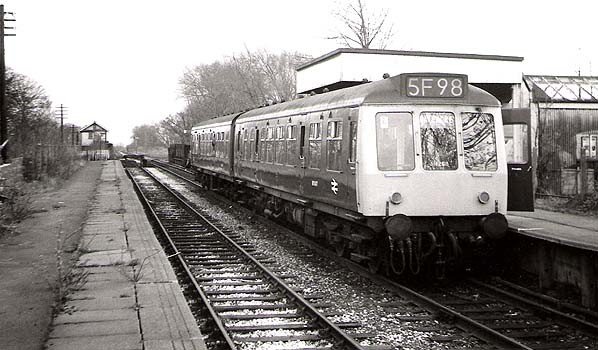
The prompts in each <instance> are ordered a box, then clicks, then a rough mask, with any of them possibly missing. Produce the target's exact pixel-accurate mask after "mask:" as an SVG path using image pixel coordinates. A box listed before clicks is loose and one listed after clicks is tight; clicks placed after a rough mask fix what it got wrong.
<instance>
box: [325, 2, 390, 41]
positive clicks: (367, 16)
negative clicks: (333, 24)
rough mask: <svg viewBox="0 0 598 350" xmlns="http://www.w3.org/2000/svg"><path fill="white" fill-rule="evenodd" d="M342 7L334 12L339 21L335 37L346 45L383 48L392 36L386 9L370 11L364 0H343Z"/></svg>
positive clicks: (333, 37) (332, 37)
mask: <svg viewBox="0 0 598 350" xmlns="http://www.w3.org/2000/svg"><path fill="white" fill-rule="evenodd" d="M341 7H343V9H341V10H338V11H336V12H335V13H334V16H335V17H336V18H337V19H338V21H339V22H340V29H337V32H338V33H337V34H336V35H333V36H331V37H328V39H335V40H337V41H338V42H339V43H340V44H341V45H344V46H346V47H359V48H365V49H369V48H378V49H385V48H386V46H387V45H388V44H389V43H390V41H391V40H392V38H393V36H394V29H393V24H392V23H390V22H389V21H388V9H382V10H380V11H370V9H369V7H366V1H365V0H345V1H344V6H343V5H341Z"/></svg>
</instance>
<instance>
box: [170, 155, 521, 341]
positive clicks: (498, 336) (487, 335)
mask: <svg viewBox="0 0 598 350" xmlns="http://www.w3.org/2000/svg"><path fill="white" fill-rule="evenodd" d="M160 168H161V169H162V168H165V166H163V165H162V166H160ZM167 171H168V172H169V173H171V174H173V175H175V176H177V177H179V178H181V179H183V180H185V181H186V182H189V183H191V184H193V185H196V184H195V183H194V182H193V181H191V180H188V179H185V178H184V177H182V176H181V175H179V174H177V173H175V172H173V171H170V170H167ZM289 232H290V233H291V234H292V235H293V236H294V237H296V238H299V239H300V240H302V241H303V242H306V243H307V244H309V245H310V246H311V247H312V248H315V249H317V250H318V251H320V252H323V254H328V253H329V250H327V249H325V248H323V247H321V246H318V245H316V244H315V243H313V242H311V241H309V240H308V239H306V238H305V237H303V236H301V235H299V234H297V233H295V232H292V231H289ZM332 259H335V260H337V261H339V262H341V261H342V262H343V263H345V264H347V265H348V266H349V268H350V269H351V270H353V271H355V272H357V273H359V274H361V275H362V276H365V277H367V278H370V279H372V280H374V281H375V282H377V283H383V284H386V285H389V286H392V287H393V288H394V289H396V290H397V291H398V292H399V293H400V294H402V295H403V296H405V297H406V298H411V299H412V300H415V302H416V303H418V304H420V305H423V306H422V307H423V308H425V309H428V310H434V311H438V312H440V313H443V314H445V315H448V316H450V317H452V318H454V319H456V320H458V321H460V324H461V326H462V327H463V328H465V329H466V330H467V331H469V332H471V333H472V334H473V335H475V336H476V337H477V338H479V339H481V340H484V341H486V342H488V343H491V344H495V345H499V346H501V347H504V348H508V349H524V350H532V349H533V348H530V347H528V346H527V345H525V344H523V343H521V342H519V341H517V340H515V339H513V338H511V337H508V336H506V335H504V334H502V333H500V332H498V331H496V330H494V329H492V328H490V327H488V326H485V325H484V324H482V323H480V322H477V321H475V320H473V319H471V318H470V317H467V316H465V315H463V314H462V313H459V312H457V311H455V310H452V309H450V308H448V307H446V306H444V305H442V304H440V303H438V302H436V301H434V300H433V299H431V298H428V297H426V296H425V295H423V294H420V293H418V292H416V291H415V290H413V289H410V288H408V287H406V286H404V285H401V284H399V283H397V282H395V281H392V280H390V279H388V278H386V277H383V276H380V275H372V274H371V273H370V272H369V271H368V270H367V269H366V268H365V267H363V266H361V265H359V264H357V263H355V262H353V261H350V260H347V259H345V258H341V257H337V256H336V255H334V256H332Z"/></svg>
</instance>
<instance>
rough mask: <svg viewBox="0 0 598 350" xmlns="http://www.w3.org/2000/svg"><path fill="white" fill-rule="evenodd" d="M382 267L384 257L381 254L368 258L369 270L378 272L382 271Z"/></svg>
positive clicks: (374, 272)
mask: <svg viewBox="0 0 598 350" xmlns="http://www.w3.org/2000/svg"><path fill="white" fill-rule="evenodd" d="M381 267H382V257H381V256H373V257H371V258H370V260H368V270H370V272H371V273H373V274H377V273H378V272H380V270H381Z"/></svg>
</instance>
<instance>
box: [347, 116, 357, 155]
mask: <svg viewBox="0 0 598 350" xmlns="http://www.w3.org/2000/svg"><path fill="white" fill-rule="evenodd" d="M349 143H350V144H349V162H350V163H355V158H356V155H357V122H351V123H350V124H349Z"/></svg>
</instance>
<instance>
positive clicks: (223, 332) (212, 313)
mask: <svg viewBox="0 0 598 350" xmlns="http://www.w3.org/2000/svg"><path fill="white" fill-rule="evenodd" d="M125 172H126V174H127V176H128V177H129V178H130V179H131V182H132V183H133V185H134V187H135V191H136V192H137V195H138V196H139V197H140V199H142V204H143V206H144V207H145V208H146V210H148V211H149V212H150V213H151V215H152V217H153V218H154V221H155V223H156V224H157V225H158V226H159V228H160V231H161V233H162V235H163V236H164V237H165V238H166V239H167V241H168V244H169V245H170V248H171V249H173V254H171V255H170V256H171V257H174V256H176V257H177V259H178V261H179V263H180V264H181V266H182V267H183V269H184V270H185V273H186V275H187V277H188V278H189V280H190V281H191V283H192V284H193V287H194V288H195V291H196V292H197V294H198V295H199V296H200V298H201V300H202V302H203V304H204V306H205V307H206V309H207V310H208V312H209V313H210V316H211V317H212V320H213V321H214V323H215V324H216V326H217V327H218V330H219V331H220V334H221V335H222V337H223V338H224V340H225V341H226V343H227V345H228V346H229V347H230V348H231V349H237V346H236V345H235V342H234V341H233V339H232V338H231V337H230V335H229V334H228V332H227V331H226V327H225V326H224V323H222V321H221V320H220V317H218V313H217V312H216V311H215V310H214V308H213V307H212V304H211V303H210V301H209V299H208V296H207V295H206V294H205V293H204V291H203V289H202V288H201V287H200V285H199V283H198V282H197V280H196V279H195V276H194V275H193V272H191V269H190V268H189V265H187V262H186V261H185V259H184V258H183V256H182V254H181V252H180V251H179V250H178V248H177V246H176V244H175V243H174V241H173V240H172V238H171V237H170V235H169V234H168V230H167V229H166V228H165V227H164V225H162V222H161V220H160V219H159V218H158V214H157V213H156V211H155V210H154V208H153V207H152V206H151V204H150V202H149V200H148V198H147V197H146V196H145V194H144V193H143V191H142V190H141V187H140V186H139V184H138V183H137V181H135V179H134V178H133V176H132V174H131V172H130V171H129V170H128V169H126V168H125ZM146 173H147V174H149V173H148V172H147V171H146ZM158 183H159V182H158Z"/></svg>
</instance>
